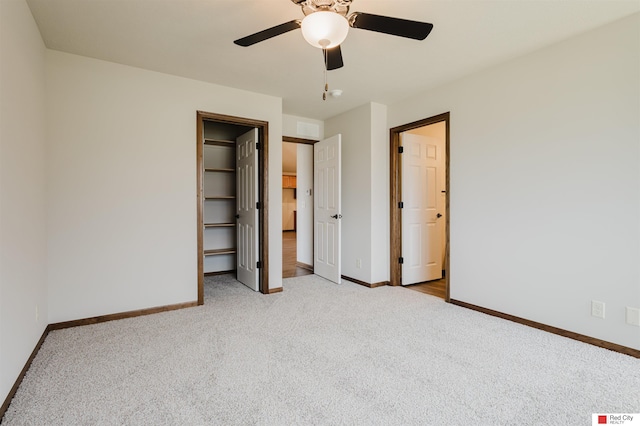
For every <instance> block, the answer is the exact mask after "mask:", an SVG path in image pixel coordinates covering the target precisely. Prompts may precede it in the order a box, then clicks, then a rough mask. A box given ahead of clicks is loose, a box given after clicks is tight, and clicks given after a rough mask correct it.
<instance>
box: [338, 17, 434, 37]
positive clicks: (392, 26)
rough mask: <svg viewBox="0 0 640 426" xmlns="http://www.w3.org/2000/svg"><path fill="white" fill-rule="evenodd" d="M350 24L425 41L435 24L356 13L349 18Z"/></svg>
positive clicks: (355, 26)
mask: <svg viewBox="0 0 640 426" xmlns="http://www.w3.org/2000/svg"><path fill="white" fill-rule="evenodd" d="M349 24H350V25H351V26H352V27H353V28H359V29H362V30H369V31H377V32H379V33H384V34H391V35H395V36H399V37H406V38H412V39H414V40H424V39H425V38H427V36H428V35H429V33H430V32H431V30H432V29H433V24H429V23H426V22H419V21H410V20H408V19H400V18H391V17H389V16H381V15H372V14H370V13H361V12H354V13H352V14H351V15H350V16H349Z"/></svg>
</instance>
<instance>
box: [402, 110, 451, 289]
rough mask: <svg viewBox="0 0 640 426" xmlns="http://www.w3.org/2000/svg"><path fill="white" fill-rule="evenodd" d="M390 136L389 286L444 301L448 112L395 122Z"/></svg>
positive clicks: (446, 263) (446, 283) (446, 231)
mask: <svg viewBox="0 0 640 426" xmlns="http://www.w3.org/2000/svg"><path fill="white" fill-rule="evenodd" d="M390 139H391V173H390V176H391V197H390V201H391V203H390V208H391V232H390V234H391V235H390V240H391V241H390V242H391V259H390V261H391V265H390V266H391V268H390V269H391V277H390V278H391V280H390V282H391V285H413V289H414V290H418V291H422V290H424V291H423V292H425V293H428V294H433V295H436V296H439V297H443V298H444V299H445V300H446V301H449V297H450V288H449V273H448V272H449V271H448V270H449V222H450V221H449V113H444V114H440V115H437V116H434V117H430V118H427V119H424V120H419V121H416V122H413V123H409V124H406V125H403V126H398V127H395V128H393V129H391V131H390ZM417 286H419V287H420V289H419V288H418V287H417Z"/></svg>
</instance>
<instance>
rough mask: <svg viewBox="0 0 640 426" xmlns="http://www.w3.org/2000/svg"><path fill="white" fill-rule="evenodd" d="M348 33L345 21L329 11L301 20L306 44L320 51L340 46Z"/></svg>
mask: <svg viewBox="0 0 640 426" xmlns="http://www.w3.org/2000/svg"><path fill="white" fill-rule="evenodd" d="M348 33H349V22H348V21H347V19H346V18H345V17H344V16H342V15H340V14H338V13H336V12H330V11H320V12H314V13H311V14H309V15H307V16H305V17H304V19H303V20H302V35H303V37H304V39H305V40H307V43H309V44H310V45H312V46H314V47H318V48H320V49H331V48H333V47H336V46H338V45H340V44H341V43H342V42H343V41H344V39H345V38H347V34H348Z"/></svg>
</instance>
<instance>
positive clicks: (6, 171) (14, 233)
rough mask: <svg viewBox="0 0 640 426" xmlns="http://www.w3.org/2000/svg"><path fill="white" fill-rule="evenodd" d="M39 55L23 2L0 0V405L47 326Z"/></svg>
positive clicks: (35, 34)
mask: <svg viewBox="0 0 640 426" xmlns="http://www.w3.org/2000/svg"><path fill="white" fill-rule="evenodd" d="M44 55H45V47H44V44H43V42H42V39H41V38H40V33H39V31H38V28H37V27H36V24H35V22H34V20H33V17H32V16H31V11H30V10H29V8H28V7H27V4H26V3H25V2H24V1H23V0H2V1H0V404H1V403H2V402H4V399H5V398H6V396H7V394H8V393H9V391H10V390H11V387H12V386H13V384H14V383H15V381H16V379H17V377H18V374H20V371H21V370H22V368H23V367H24V365H25V363H26V362H27V360H28V358H29V356H30V355H31V352H32V351H33V349H34V348H35V346H36V344H37V342H38V340H39V339H40V337H41V336H42V333H43V332H44V329H45V327H46V325H47V289H46V284H45V282H46V269H45V263H46V251H45V247H46V245H45V244H46V236H45V234H46V232H45V204H44V199H45V168H46V166H45V110H44V103H45V71H44V70H45V59H44ZM36 309H37V310H38V318H37V319H36Z"/></svg>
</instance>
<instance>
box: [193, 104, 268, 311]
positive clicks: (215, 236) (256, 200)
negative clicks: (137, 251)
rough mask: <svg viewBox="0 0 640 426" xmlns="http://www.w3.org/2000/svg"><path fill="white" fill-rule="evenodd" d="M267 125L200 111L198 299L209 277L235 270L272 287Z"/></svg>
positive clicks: (254, 283)
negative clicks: (269, 240) (269, 247)
mask: <svg viewBox="0 0 640 426" xmlns="http://www.w3.org/2000/svg"><path fill="white" fill-rule="evenodd" d="M268 126H269V124H268V123H267V122H265V121H258V120H251V119H246V118H240V117H232V116H226V115H220V114H213V113H208V112H202V111H198V112H197V149H196V158H197V161H196V170H197V179H196V180H197V189H196V190H197V192H196V193H197V255H198V259H197V265H198V304H199V305H201V304H203V303H204V276H205V274H207V275H215V274H223V273H235V274H236V278H237V279H238V280H239V281H240V282H242V283H243V284H245V285H246V286H247V287H249V288H252V289H253V290H255V291H260V292H262V293H270V291H269V274H268V270H269V263H268V226H267V223H268V222H267V219H268V217H267V213H268V187H267V183H268V179H267V175H266V171H267V167H266V164H267V161H268V147H269V144H268V134H269V131H268Z"/></svg>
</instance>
